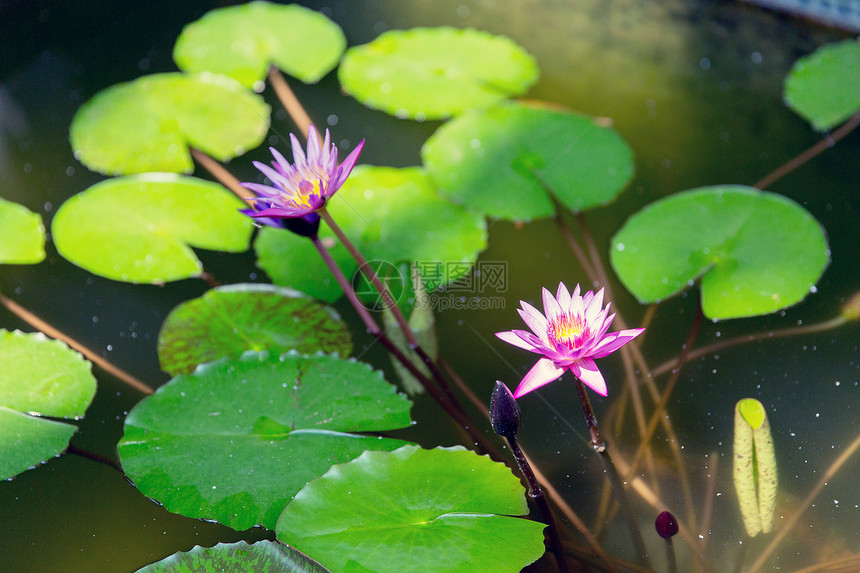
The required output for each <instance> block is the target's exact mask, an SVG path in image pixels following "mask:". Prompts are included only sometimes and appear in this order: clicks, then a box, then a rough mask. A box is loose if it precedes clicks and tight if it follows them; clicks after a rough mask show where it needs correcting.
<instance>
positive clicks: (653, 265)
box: [610, 185, 829, 319]
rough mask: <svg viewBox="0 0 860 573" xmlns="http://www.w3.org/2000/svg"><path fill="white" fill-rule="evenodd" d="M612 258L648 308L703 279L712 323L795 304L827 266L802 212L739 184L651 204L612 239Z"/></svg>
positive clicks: (822, 242) (813, 226)
mask: <svg viewBox="0 0 860 573" xmlns="http://www.w3.org/2000/svg"><path fill="white" fill-rule="evenodd" d="M610 256H611V261H612V266H613V268H614V269H615V272H616V273H617V274H618V277H619V278H620V279H621V282H622V283H624V286H626V287H627V289H628V290H630V292H632V293H633V294H634V295H635V296H636V298H638V299H639V301H640V302H643V303H647V302H655V301H659V300H661V299H664V298H667V297H669V296H672V295H673V294H676V293H678V292H680V291H681V290H683V289H685V288H687V287H688V286H692V284H693V282H694V281H695V280H696V279H701V289H702V311H703V312H704V313H705V316H707V317H708V318H712V319H722V318H738V317H744V316H756V315H760V314H768V313H771V312H775V311H777V310H780V309H782V308H785V307H787V306H790V305H792V304H795V303H797V302H799V301H801V300H803V298H804V297H805V296H806V295H807V294H808V293H809V292H810V291H811V290H813V289H814V287H815V283H816V282H817V281H818V279H819V278H820V277H821V273H822V272H824V268H825V267H826V266H827V263H828V262H829V250H828V247H827V239H826V237H825V235H824V230H823V229H822V228H821V225H820V224H819V223H818V221H816V220H815V219H814V218H813V217H812V215H810V214H809V213H808V212H807V211H806V210H805V209H803V207H801V206H800V205H798V204H797V203H794V202H793V201H791V200H790V199H787V198H785V197H783V196H781V195H777V194H775V193H768V192H766V191H758V190H757V189H753V188H751V187H743V186H740V185H722V186H716V187H703V188H699V189H692V190H689V191H685V192H683V193H678V194H676V195H672V196H670V197H667V198H665V199H661V200H659V201H656V202H654V203H652V204H650V205H648V206H647V207H645V208H644V209H642V210H641V211H639V212H638V213H636V214H635V215H633V216H632V217H630V219H628V220H627V222H626V223H625V224H624V226H623V227H622V228H621V230H620V231H619V232H618V233H617V234H616V235H615V237H613V239H612V249H611V253H610Z"/></svg>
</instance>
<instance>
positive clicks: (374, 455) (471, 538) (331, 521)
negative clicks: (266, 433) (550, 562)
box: [277, 446, 545, 573]
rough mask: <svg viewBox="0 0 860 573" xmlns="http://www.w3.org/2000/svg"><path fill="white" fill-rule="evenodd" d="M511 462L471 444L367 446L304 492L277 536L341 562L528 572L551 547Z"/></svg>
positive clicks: (352, 566) (374, 567) (350, 567)
mask: <svg viewBox="0 0 860 573" xmlns="http://www.w3.org/2000/svg"><path fill="white" fill-rule="evenodd" d="M523 494H524V491H523V486H522V484H521V483H520V480H519V479H518V478H517V477H515V476H514V475H513V474H512V473H511V470H510V469H508V468H507V467H506V466H504V465H503V464H500V463H497V462H494V461H492V460H491V459H490V458H489V457H487V456H479V455H478V454H476V453H474V452H471V451H468V450H466V449H464V448H462V447H459V446H458V447H454V448H436V449H434V450H422V449H420V448H419V447H417V446H405V447H402V448H400V449H399V450H396V451H394V452H365V453H364V454H362V455H361V457H359V458H357V459H355V460H353V461H351V462H349V463H346V464H341V465H338V466H336V467H333V468H332V469H331V470H329V471H328V472H327V473H326V474H325V475H323V476H322V477H321V478H319V479H316V480H314V481H312V482H311V483H309V484H308V485H307V486H305V487H304V488H302V490H301V491H300V492H299V493H298V494H297V495H296V497H295V499H294V500H293V501H292V502H291V503H290V504H289V505H288V506H287V508H286V509H285V510H284V512H283V513H282V514H281V517H280V518H279V519H278V525H277V535H278V539H279V540H280V541H283V542H284V543H288V544H290V545H292V546H295V547H297V548H298V549H300V550H301V551H304V552H305V553H307V554H308V555H313V556H314V558H315V559H317V560H318V561H319V562H320V563H321V564H323V565H324V566H326V567H328V568H329V569H332V570H333V571H376V572H378V573H386V572H389V571H390V572H392V573H396V572H400V571H411V572H415V573H418V572H425V571H426V572H428V573H430V572H434V571H450V572H463V573H465V572H467V571H497V572H499V573H501V572H503V571H511V572H514V571H520V570H521V569H522V568H523V567H525V566H526V565H528V564H529V563H531V562H533V561H535V560H537V559H538V558H539V557H540V556H541V555H542V554H543V552H544V541H543V529H544V527H545V526H544V524H543V523H538V522H536V521H529V520H527V519H519V518H517V517H509V516H519V515H526V514H527V513H528V506H527V505H526V500H525V496H524V495H523Z"/></svg>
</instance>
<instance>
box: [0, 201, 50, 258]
mask: <svg viewBox="0 0 860 573" xmlns="http://www.w3.org/2000/svg"><path fill="white" fill-rule="evenodd" d="M44 259H45V226H44V225H43V224H42V217H40V216H39V215H38V214H36V213H33V212H32V211H30V210H29V209H27V208H26V207H24V206H23V205H19V204H18V203H13V202H11V201H6V200H5V199H0V264H13V265H31V264H35V263H40V262H42V261H43V260H44Z"/></svg>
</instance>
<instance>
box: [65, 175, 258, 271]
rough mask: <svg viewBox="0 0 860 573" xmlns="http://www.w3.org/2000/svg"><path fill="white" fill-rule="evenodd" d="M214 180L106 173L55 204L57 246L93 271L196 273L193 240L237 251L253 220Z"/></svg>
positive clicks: (246, 239)
mask: <svg viewBox="0 0 860 573" xmlns="http://www.w3.org/2000/svg"><path fill="white" fill-rule="evenodd" d="M243 206H244V203H242V202H241V201H240V200H239V199H237V198H236V197H234V196H233V195H232V194H231V193H230V192H228V191H227V190H226V189H224V188H223V187H221V186H220V185H218V184H216V183H211V182H209V181H203V180H202V179H195V178H193V177H185V176H181V175H175V174H172V173H147V174H143V175H133V176H128V177H120V178H116V179H109V180H107V181H102V182H101V183H97V184H95V185H93V186H92V187H90V188H89V189H87V190H86V191H84V192H82V193H78V194H77V195H75V196H74V197H72V198H71V199H69V200H68V201H66V202H65V203H63V205H62V206H60V208H59V209H58V210H57V214H56V215H55V216H54V220H53V223H52V224H51V231H52V235H53V239H54V243H55V244H56V246H57V251H59V253H60V254H61V255H62V256H64V257H65V258H67V259H68V260H70V261H71V262H73V263H74V264H76V265H78V266H79V267H82V268H84V269H86V270H88V271H90V272H91V273H94V274H97V275H99V276H103V277H106V278H109V279H114V280H118V281H125V282H132V283H154V284H156V283H164V282H168V281H175V280H179V279H185V278H189V277H196V276H200V274H201V272H202V265H201V263H200V261H199V260H198V259H197V255H195V254H194V251H193V250H192V249H191V247H197V248H200V249H210V250H220V251H228V252H242V251H244V250H246V249H247V248H248V244H249V242H250V238H251V232H252V231H253V228H254V227H253V224H252V223H251V221H250V220H249V219H248V217H246V216H245V215H243V214H241V213H239V211H238V209H240V208H242V207H243Z"/></svg>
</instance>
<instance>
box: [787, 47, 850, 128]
mask: <svg viewBox="0 0 860 573" xmlns="http://www.w3.org/2000/svg"><path fill="white" fill-rule="evenodd" d="M785 103H786V105H788V107H790V108H791V109H793V110H794V111H795V112H796V113H797V114H798V115H800V116H801V117H803V118H804V119H806V120H807V121H809V122H810V123H812V125H813V127H815V129H817V130H818V131H824V130H827V129H830V128H832V127H835V126H837V125H839V124H840V123H842V122H843V121H845V120H846V119H848V118H849V117H851V116H852V115H854V114H855V113H857V112H858V111H860V41H857V40H845V41H844V42H839V43H838V44H829V45H826V46H822V47H820V48H818V49H817V50H815V51H814V52H812V53H811V54H809V55H808V56H804V57H803V58H800V59H799V60H797V62H795V64H794V66H793V67H792V68H791V72H789V74H788V76H787V77H786V79H785Z"/></svg>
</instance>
